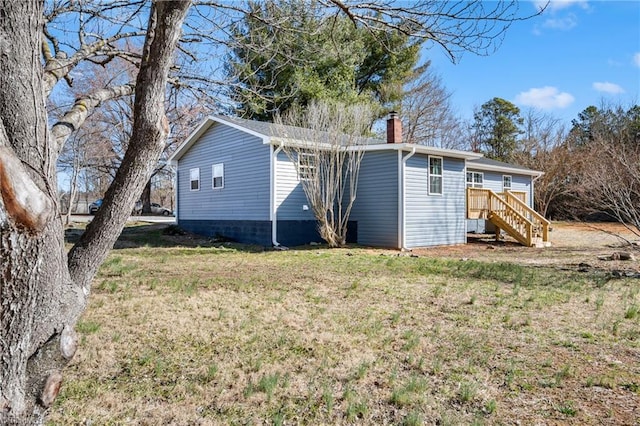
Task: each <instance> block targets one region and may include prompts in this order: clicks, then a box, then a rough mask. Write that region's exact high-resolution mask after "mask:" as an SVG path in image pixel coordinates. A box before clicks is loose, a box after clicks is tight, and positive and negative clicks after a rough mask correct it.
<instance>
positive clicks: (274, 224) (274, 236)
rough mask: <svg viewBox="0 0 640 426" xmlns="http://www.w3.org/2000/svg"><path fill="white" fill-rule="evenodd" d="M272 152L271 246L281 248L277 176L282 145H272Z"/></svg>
mask: <svg viewBox="0 0 640 426" xmlns="http://www.w3.org/2000/svg"><path fill="white" fill-rule="evenodd" d="M269 149H270V151H271V155H270V156H269V157H270V159H269V161H270V162H271V164H270V167H269V170H270V173H269V174H270V176H269V190H270V191H271V196H270V197H269V204H270V206H269V220H270V221H271V244H273V246H274V247H279V246H280V243H279V242H278V206H277V204H278V200H277V198H278V191H277V189H276V188H277V187H276V184H277V175H278V154H279V153H280V151H282V145H280V146H278V147H277V148H276V147H275V145H271V146H270V147H269Z"/></svg>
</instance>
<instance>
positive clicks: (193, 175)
mask: <svg viewBox="0 0 640 426" xmlns="http://www.w3.org/2000/svg"><path fill="white" fill-rule="evenodd" d="M189 181H190V182H191V183H190V188H191V190H192V191H200V169H199V168H195V169H190V170H189Z"/></svg>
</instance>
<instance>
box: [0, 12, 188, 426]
mask: <svg viewBox="0 0 640 426" xmlns="http://www.w3.org/2000/svg"><path fill="white" fill-rule="evenodd" d="M189 4H190V2H189V1H172V2H168V1H167V2H156V3H153V4H152V6H151V8H150V15H149V19H148V24H147V25H148V27H147V33H146V38H145V44H144V49H143V55H142V59H141V62H140V71H139V73H138V76H137V80H136V89H135V105H134V115H135V118H134V124H133V129H132V135H131V140H130V142H129V148H128V150H127V153H126V155H125V157H124V159H123V161H122V165H121V167H120V169H119V170H118V173H117V175H116V177H115V179H114V180H113V184H112V185H111V186H110V188H109V190H108V191H107V194H106V196H105V203H104V206H103V208H102V209H101V210H100V212H99V213H98V215H96V217H95V219H94V221H93V222H92V223H91V224H90V225H89V226H88V227H87V230H86V232H85V233H84V234H83V236H82V237H81V239H80V241H79V242H78V243H77V244H76V245H75V246H74V247H73V249H72V250H71V251H70V252H69V253H68V254H67V251H66V249H65V247H64V239H63V237H64V232H63V228H62V220H61V219H60V216H59V214H58V202H57V195H56V192H57V188H56V186H57V185H56V176H55V172H56V167H55V166H56V159H57V156H58V152H59V148H60V147H59V146H58V144H57V143H56V137H55V135H54V134H53V132H52V130H51V129H50V128H49V126H48V124H49V123H48V119H47V111H46V106H45V103H46V97H45V96H46V93H47V88H48V87H49V84H51V83H50V81H49V80H48V78H47V76H48V74H47V72H46V70H43V67H42V60H41V56H40V55H41V47H42V34H43V22H44V20H43V12H44V5H43V3H41V2H22V1H19V2H12V1H7V2H4V3H3V5H2V15H3V16H2V18H3V19H2V20H1V21H0V54H1V55H2V60H1V61H0V87H1V88H2V96H0V195H1V197H0V258H1V259H2V261H1V262H2V263H1V264H0V277H1V281H0V309H1V311H0V313H1V317H0V322H1V326H0V353H1V354H2V355H1V361H0V423H2V424H30V423H42V421H43V419H44V414H45V413H46V409H47V408H48V407H49V406H50V405H51V404H52V403H53V401H54V399H55V397H56V395H57V393H58V391H59V389H60V386H61V383H62V369H63V368H64V366H65V365H66V364H67V363H68V360H70V359H71V358H72V357H73V355H74V353H75V350H76V345H77V339H76V333H75V331H74V327H75V324H76V321H77V319H78V317H79V316H80V314H81V313H82V311H83V310H84V309H85V307H86V305H87V299H88V297H89V293H90V289H91V280H92V278H93V276H94V275H95V273H96V271H97V269H98V267H99V266H100V264H101V263H102V261H103V260H104V259H105V257H106V256H107V253H108V251H109V249H110V248H111V247H112V246H113V244H114V242H115V240H116V239H117V237H118V235H119V234H120V232H121V230H122V228H123V227H124V224H125V223H126V220H127V218H128V217H129V214H130V212H131V209H132V208H133V205H134V203H135V201H136V199H137V197H138V195H139V194H140V192H141V190H142V187H143V186H144V184H145V183H146V181H147V180H148V178H149V175H150V174H151V171H152V169H153V167H154V165H155V164H156V162H157V160H158V157H159V156H160V153H161V152H162V149H163V147H164V142H165V139H166V137H167V133H168V123H167V119H166V116H165V112H164V111H165V108H164V98H165V86H166V81H167V76H168V73H169V68H170V66H171V64H172V58H173V55H174V50H175V47H176V45H177V43H178V38H179V36H180V31H181V27H182V22H183V20H184V17H185V15H186V12H187V10H188V8H189Z"/></svg>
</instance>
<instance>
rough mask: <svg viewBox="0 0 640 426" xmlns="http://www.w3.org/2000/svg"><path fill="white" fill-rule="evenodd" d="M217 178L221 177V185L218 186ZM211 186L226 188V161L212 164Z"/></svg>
mask: <svg viewBox="0 0 640 426" xmlns="http://www.w3.org/2000/svg"><path fill="white" fill-rule="evenodd" d="M216 169H217V170H216ZM216 171H217V172H218V173H217V174H216ZM216 178H220V179H221V185H220V186H216ZM211 188H213V189H223V188H224V163H217V164H213V165H212V166H211Z"/></svg>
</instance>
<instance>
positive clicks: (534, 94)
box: [422, 0, 640, 124]
mask: <svg viewBox="0 0 640 426" xmlns="http://www.w3.org/2000/svg"><path fill="white" fill-rule="evenodd" d="M544 3H546V2H537V1H527V2H522V3H521V5H520V7H521V11H522V12H523V13H530V12H534V11H535V8H536V7H537V6H538V5H540V4H544ZM422 59H423V60H426V59H430V60H431V61H432V65H433V68H434V70H435V71H436V73H437V74H439V75H440V76H441V78H442V81H443V83H444V85H445V86H446V87H447V89H448V90H449V91H450V92H452V104H453V107H454V108H455V109H456V110H457V111H458V113H459V114H460V116H462V117H463V118H466V119H472V117H473V109H474V107H479V106H480V105H482V104H483V103H484V102H486V101H488V100H490V99H492V98H494V97H500V98H504V99H507V100H509V101H511V102H513V103H514V104H516V105H517V106H518V107H520V109H521V110H523V111H524V110H527V109H528V108H530V107H533V108H535V109H538V110H541V111H544V112H546V113H549V114H551V115H553V116H555V117H557V118H560V119H562V120H563V121H564V122H566V123H567V124H570V122H571V120H572V119H573V118H576V117H577V115H578V113H579V112H581V111H582V110H584V109H585V108H586V107H588V106H589V105H595V106H599V105H601V104H602V102H603V100H604V101H605V102H611V103H614V104H622V105H623V106H629V105H633V104H638V103H639V102H640V1H637V0H631V1H586V0H582V1H580V0H562V1H560V0H552V1H551V3H550V5H549V6H548V7H547V9H546V10H545V12H544V13H543V14H542V15H540V16H538V17H535V18H532V19H530V20H527V21H523V22H516V23H514V24H513V25H512V26H511V28H510V29H509V30H508V31H507V33H506V36H505V38H504V41H503V43H502V45H501V46H500V48H499V49H498V51H497V52H495V53H493V54H491V55H490V56H476V55H473V54H465V55H464V56H463V57H462V58H461V59H460V60H459V62H458V63H457V64H452V63H451V61H449V59H447V57H446V56H445V55H444V53H443V52H442V51H441V50H438V49H437V48H432V49H429V50H425V51H423V56H422Z"/></svg>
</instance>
